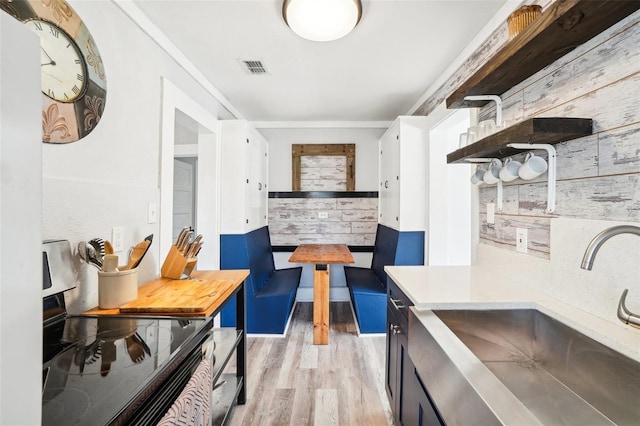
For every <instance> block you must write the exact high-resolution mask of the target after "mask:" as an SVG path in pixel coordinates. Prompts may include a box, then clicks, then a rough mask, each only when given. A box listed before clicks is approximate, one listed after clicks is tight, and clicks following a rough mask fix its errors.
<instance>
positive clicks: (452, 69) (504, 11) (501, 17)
mask: <svg viewBox="0 0 640 426" xmlns="http://www.w3.org/2000/svg"><path fill="white" fill-rule="evenodd" d="M520 4H522V1H521V0H507V1H506V2H505V4H504V5H502V7H501V8H500V9H499V10H498V12H496V14H495V15H493V17H492V18H491V19H489V21H488V22H487V23H486V25H485V26H484V27H482V29H481V30H480V32H479V33H478V34H476V36H475V37H474V38H473V40H471V42H470V43H469V44H468V45H467V46H466V47H465V48H464V49H463V50H462V51H461V52H460V53H459V54H458V56H456V58H455V59H454V60H453V61H451V64H450V65H449V66H448V67H447V69H446V70H445V71H444V72H443V73H442V74H440V77H439V78H437V79H436V80H435V81H434V82H433V83H431V85H430V86H429V87H428V88H427V90H426V91H425V92H424V94H423V95H422V96H420V98H419V99H418V101H417V102H416V103H415V104H414V105H413V106H412V107H411V109H410V110H409V111H408V112H407V114H406V115H413V113H415V112H416V110H417V109H418V108H420V107H421V106H422V105H423V104H424V103H425V102H426V101H427V100H428V99H429V97H430V96H432V95H433V94H434V93H436V92H437V91H438V90H439V89H440V88H441V87H442V86H443V85H444V84H445V83H446V82H447V80H448V79H449V78H451V76H452V75H454V74H455V73H456V71H457V70H458V68H460V67H461V66H462V65H463V64H464V62H465V61H466V60H467V59H468V58H469V57H470V56H471V55H472V54H473V53H474V52H475V51H476V50H477V49H478V48H479V47H480V46H481V45H482V43H484V42H485V41H486V40H487V39H488V38H489V37H490V36H491V34H493V32H494V31H495V30H496V29H498V28H499V27H500V26H501V25H503V24H504V23H505V22H506V21H507V18H508V17H509V15H510V14H511V12H513V11H514V10H516V8H518V7H519V6H520Z"/></svg>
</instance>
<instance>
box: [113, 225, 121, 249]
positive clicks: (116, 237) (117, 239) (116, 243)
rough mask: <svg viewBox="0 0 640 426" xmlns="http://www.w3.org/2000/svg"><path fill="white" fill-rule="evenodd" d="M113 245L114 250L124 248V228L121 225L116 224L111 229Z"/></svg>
mask: <svg viewBox="0 0 640 426" xmlns="http://www.w3.org/2000/svg"><path fill="white" fill-rule="evenodd" d="M111 245H113V251H116V252H117V251H122V250H124V228H123V227H121V226H114V227H113V228H112V229H111Z"/></svg>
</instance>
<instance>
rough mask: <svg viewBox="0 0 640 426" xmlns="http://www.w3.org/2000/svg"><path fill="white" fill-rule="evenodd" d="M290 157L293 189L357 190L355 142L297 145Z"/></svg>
mask: <svg viewBox="0 0 640 426" xmlns="http://www.w3.org/2000/svg"><path fill="white" fill-rule="evenodd" d="M303 157H304V158H303ZM291 160H292V161H291V164H292V173H291V179H292V181H291V187H292V190H293V191H355V188H356V145H355V144H294V145H292V146H291Z"/></svg>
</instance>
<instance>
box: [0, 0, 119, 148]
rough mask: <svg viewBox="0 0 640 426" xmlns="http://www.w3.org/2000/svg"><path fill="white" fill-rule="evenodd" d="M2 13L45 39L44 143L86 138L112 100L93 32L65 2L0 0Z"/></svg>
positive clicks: (42, 47)
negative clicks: (108, 94)
mask: <svg viewBox="0 0 640 426" xmlns="http://www.w3.org/2000/svg"><path fill="white" fill-rule="evenodd" d="M0 8H1V9H2V10H4V11H5V12H7V13H8V14H10V15H11V16H13V17H15V18H16V19H18V20H19V21H21V22H23V23H24V24H25V25H26V26H27V27H28V28H30V29H31V30H32V31H34V32H35V33H36V34H38V35H39V36H40V70H41V77H42V78H41V90H42V141H43V142H47V143H68V142H74V141H77V140H80V139H82V138H83V137H85V136H86V135H88V134H89V133H90V132H91V131H93V129H95V127H96V126H97V124H98V122H100V119H101V117H102V113H103V111H104V107H105V101H106V97H107V79H106V76H105V72H104V64H103V63H102V58H101V57H100V52H99V51H98V47H97V46H96V44H95V42H94V40H93V37H92V36H91V33H90V32H89V30H88V29H87V27H86V26H85V24H84V23H83V22H82V20H81V19H80V17H79V16H78V14H77V13H76V12H75V11H74V10H73V8H71V6H69V4H68V3H67V2H66V1H64V0H0Z"/></svg>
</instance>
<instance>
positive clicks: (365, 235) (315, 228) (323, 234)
mask: <svg viewBox="0 0 640 426" xmlns="http://www.w3.org/2000/svg"><path fill="white" fill-rule="evenodd" d="M321 212H322V213H326V214H327V216H328V217H327V218H326V219H325V218H323V219H320V218H319V215H318V214H319V213H321ZM377 224H378V198H377V197H364V198H269V232H270V236H271V244H273V245H284V246H286V245H291V246H297V245H299V244H302V243H307V244H312V243H318V244H328V243H337V244H348V245H373V244H374V242H375V235H376V228H377Z"/></svg>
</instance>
